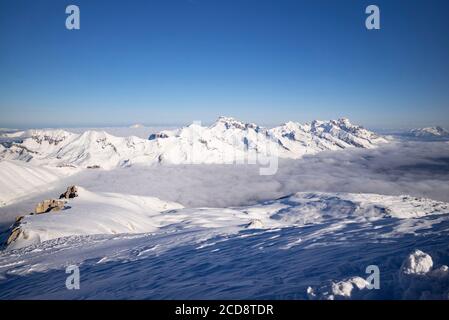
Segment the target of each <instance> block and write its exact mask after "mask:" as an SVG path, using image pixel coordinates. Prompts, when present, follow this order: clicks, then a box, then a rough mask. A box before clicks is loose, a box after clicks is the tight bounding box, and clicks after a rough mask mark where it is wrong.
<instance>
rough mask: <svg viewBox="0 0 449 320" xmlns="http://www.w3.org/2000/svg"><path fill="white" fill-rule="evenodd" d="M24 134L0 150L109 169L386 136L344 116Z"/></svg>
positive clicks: (296, 154) (247, 157)
mask: <svg viewBox="0 0 449 320" xmlns="http://www.w3.org/2000/svg"><path fill="white" fill-rule="evenodd" d="M29 134H30V135H31V136H30V137H29V138H27V139H25V140H24V141H23V143H15V144H13V145H12V146H11V147H10V148H8V149H7V150H3V151H1V153H0V156H1V157H2V158H4V159H14V160H23V161H29V162H36V163H38V164H47V165H53V166H68V165H69V166H77V167H97V166H99V167H101V168H105V169H111V168H114V167H120V166H128V165H131V164H135V163H146V164H154V163H171V164H191V163H206V164H209V163H236V162H237V163H238V162H240V163H242V162H247V163H251V161H253V162H254V161H256V158H257V157H258V156H261V155H264V156H276V157H278V156H279V157H281V158H291V159H297V158H300V157H302V156H303V155H305V154H315V153H317V152H320V151H324V150H340V149H344V148H349V147H357V148H374V147H375V146H377V145H378V144H380V143H385V142H387V140H385V139H384V138H381V137H379V136H377V135H376V134H374V133H373V132H370V131H368V130H366V129H363V128H362V127H359V126H355V125H352V124H351V123H350V122H349V120H347V119H340V120H337V121H333V120H332V121H314V122H312V123H311V124H306V125H301V124H298V123H293V122H289V123H287V124H285V125H283V126H280V127H276V128H273V129H266V128H262V127H260V126H258V125H256V124H252V123H243V122H240V121H237V120H235V119H233V118H227V117H220V118H219V119H218V120H217V121H216V122H215V123H214V124H213V125H211V126H209V127H203V126H201V125H198V124H192V125H190V126H188V127H184V128H181V129H177V130H173V131H167V130H165V131H162V132H160V133H158V134H152V135H151V136H150V139H149V140H144V139H140V138H137V137H126V138H125V137H115V136H112V135H110V134H108V133H106V132H104V131H103V132H99V131H86V132H84V133H82V134H75V133H70V132H66V131H63V130H34V131H31V132H29Z"/></svg>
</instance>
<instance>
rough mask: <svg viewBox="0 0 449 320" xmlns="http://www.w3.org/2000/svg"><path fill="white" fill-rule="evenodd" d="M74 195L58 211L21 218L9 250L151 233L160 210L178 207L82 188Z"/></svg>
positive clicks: (176, 207) (152, 199) (176, 206)
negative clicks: (64, 239)
mask: <svg viewBox="0 0 449 320" xmlns="http://www.w3.org/2000/svg"><path fill="white" fill-rule="evenodd" d="M78 193H79V197H77V198H74V199H71V200H70V201H69V204H68V205H67V209H65V210H63V211H61V212H55V213H53V212H51V213H47V214H42V215H28V216H25V217H24V219H23V220H22V221H21V225H20V228H21V230H22V233H21V235H20V236H19V238H18V239H17V240H16V241H15V242H13V243H12V244H11V245H10V246H9V248H10V249H11V248H13V249H14V248H20V247H23V246H26V245H30V244H36V243H40V242H42V241H47V240H50V239H57V238H62V237H66V236H72V235H89V234H118V233H144V232H152V231H156V230H158V229H159V228H160V227H161V223H160V221H158V220H157V219H154V216H157V215H158V213H159V212H160V211H165V210H173V209H180V208H182V206H181V205H179V204H177V203H174V202H166V201H161V200H159V199H158V198H152V197H137V196H132V195H120V194H113V193H104V194H95V193H92V192H89V191H87V190H84V189H82V188H78Z"/></svg>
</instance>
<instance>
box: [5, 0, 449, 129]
mask: <svg viewBox="0 0 449 320" xmlns="http://www.w3.org/2000/svg"><path fill="white" fill-rule="evenodd" d="M69 4H76V5H78V6H79V8H80V11H81V29H80V30H75V31H69V30H67V29H66V28H65V19H66V16H67V15H66V14H65V8H66V6H67V5H69ZM369 4H377V5H378V6H379V7H380V10H381V30H378V31H368V30H366V28H365V18H366V14H365V8H366V6H367V5H369ZM448 15H449V1H446V0H431V1H424V0H423V1H421V0H417V1H405V0H404V1H399V0H388V1H375V2H373V1H362V0H359V1H356V0H304V1H301V0H292V1H288V0H273V1H268V0H148V1H138V0H133V1H124V0H123V1H113V0H108V1H106V0H88V1H84V0H71V1H63V0H33V1H32V0H27V1H24V0H0V127H47V126H52V127H55V126H60V127H63V126H103V125H104V126H109V125H129V124H132V123H137V122H139V123H145V124H148V125H156V124H161V125H166V124H183V123H189V122H191V121H193V120H201V121H203V122H210V121H213V120H214V119H215V118H216V117H218V116H219V115H231V116H234V117H237V118H240V119H242V120H246V121H253V122H258V123H261V124H266V125H270V124H277V123H281V122H284V121H287V120H296V121H301V122H302V121H309V120H312V119H330V118H338V117H342V116H345V117H349V118H350V119H351V120H352V121H353V122H357V123H360V124H363V125H365V126H367V127H373V128H374V127H375V128H404V127H414V126H427V125H437V124H439V125H443V126H449V58H448V57H449V22H448V18H447V17H448Z"/></svg>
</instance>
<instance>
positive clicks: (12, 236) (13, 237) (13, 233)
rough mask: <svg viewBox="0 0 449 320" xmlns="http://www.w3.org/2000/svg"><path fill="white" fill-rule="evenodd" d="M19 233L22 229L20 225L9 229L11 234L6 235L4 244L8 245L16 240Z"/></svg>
mask: <svg viewBox="0 0 449 320" xmlns="http://www.w3.org/2000/svg"><path fill="white" fill-rule="evenodd" d="M21 233H22V229H21V228H20V227H15V228H13V229H12V231H11V234H10V235H9V237H8V240H6V245H7V246H8V245H10V244H11V243H12V242H14V241H16V240H17V238H18V237H19V236H20V234H21Z"/></svg>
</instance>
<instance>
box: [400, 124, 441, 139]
mask: <svg viewBox="0 0 449 320" xmlns="http://www.w3.org/2000/svg"><path fill="white" fill-rule="evenodd" d="M408 135H409V136H413V137H418V138H420V137H421V138H444V137H449V131H448V130H446V129H444V128H442V127H439V126H436V127H426V128H417V129H412V130H410V131H409V132H408Z"/></svg>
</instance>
